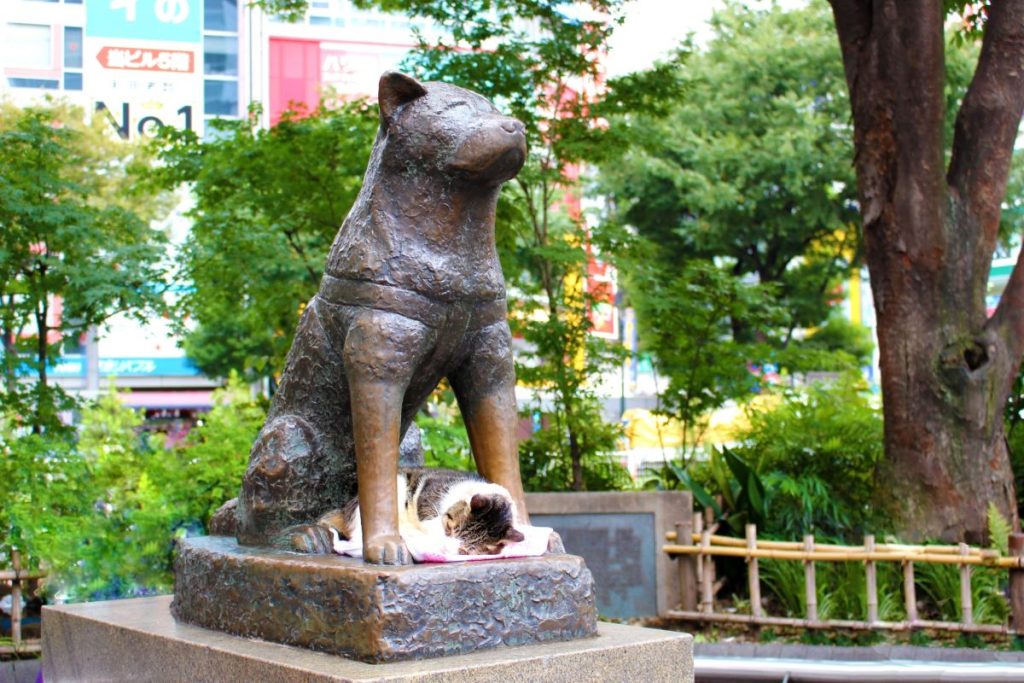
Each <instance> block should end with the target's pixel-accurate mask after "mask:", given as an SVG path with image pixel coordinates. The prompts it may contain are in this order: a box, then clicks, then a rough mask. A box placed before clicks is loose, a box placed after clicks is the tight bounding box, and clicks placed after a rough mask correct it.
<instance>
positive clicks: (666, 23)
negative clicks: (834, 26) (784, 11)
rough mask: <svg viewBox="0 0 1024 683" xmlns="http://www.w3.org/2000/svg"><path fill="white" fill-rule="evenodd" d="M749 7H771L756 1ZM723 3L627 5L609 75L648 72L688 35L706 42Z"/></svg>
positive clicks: (689, 0)
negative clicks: (712, 23) (716, 11)
mask: <svg viewBox="0 0 1024 683" xmlns="http://www.w3.org/2000/svg"><path fill="white" fill-rule="evenodd" d="M748 4H749V5H753V6H757V5H758V4H763V5H767V4H769V2H767V1H766V0H760V2H759V0H753V1H752V2H749V3H748ZM779 4H780V5H781V6H783V7H799V6H801V5H806V4H807V0H780V1H779ZM721 5H722V2H721V0H712V1H710V2H708V1H706V0H631V1H630V2H628V3H627V4H626V22H625V23H624V24H623V25H622V26H620V27H618V28H617V29H615V33H613V34H612V40H611V46H610V48H609V51H608V60H607V62H606V64H607V68H608V75H609V76H619V75H621V74H624V73H629V72H630V71H637V70H639V69H646V68H647V67H649V66H651V64H653V63H654V60H656V59H660V58H663V57H665V56H666V55H667V54H668V52H669V51H670V50H672V48H673V47H675V46H676V45H677V44H678V43H679V41H680V40H682V39H683V38H684V37H685V36H686V34H687V33H689V32H691V31H692V32H694V33H695V34H696V38H697V42H698V43H704V42H706V41H707V39H708V38H709V37H710V35H711V32H710V29H709V28H708V25H707V21H708V19H710V18H711V13H712V11H714V9H715V8H716V7H720V6H721Z"/></svg>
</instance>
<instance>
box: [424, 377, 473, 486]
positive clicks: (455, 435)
mask: <svg viewBox="0 0 1024 683" xmlns="http://www.w3.org/2000/svg"><path fill="white" fill-rule="evenodd" d="M416 424H417V425H418V426H419V428H420V439H421V440H422V442H423V460H424V464H425V465H426V466H427V467H444V468H448V469H454V470H462V471H465V472H473V471H475V470H476V466H475V465H474V463H473V451H472V449H471V448H470V445H469V435H468V434H466V425H465V423H464V422H463V421H462V414H461V413H460V412H459V408H458V405H457V404H456V403H455V395H454V393H452V391H451V389H450V388H449V387H448V385H447V383H446V382H444V383H442V385H441V386H440V387H438V388H437V389H435V390H434V393H433V395H432V396H431V397H430V399H429V400H428V401H427V404H426V406H425V407H424V410H422V411H420V412H419V414H417V415H416Z"/></svg>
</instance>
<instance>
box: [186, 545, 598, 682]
mask: <svg viewBox="0 0 1024 683" xmlns="http://www.w3.org/2000/svg"><path fill="white" fill-rule="evenodd" d="M175 575H176V577H175V593H174V602H173V604H172V605H171V612H172V614H173V615H174V616H175V617H176V618H178V619H180V620H181V621H186V622H188V623H191V624H195V625H197V626H203V627H206V628H211V629H215V630H218V631H225V632H227V633H231V634H234V635H240V636H246V637H253V638H260V639H262V640H270V641H274V642H277V643H284V644H286V645H298V646H301V647H307V648H310V649H313V650H319V651H322V652H328V653H332V654H340V655H344V656H346V657H350V658H353V659H358V660H360V661H364V662H388V661H400V660H403V659H421V658H424V657H438V656H445V655H453V654H465V653H468V652H473V651H476V650H479V649H482V648H490V647H497V646H500V645H517V646H518V645H526V644H530V643H543V642H553V641H563V640H572V639H575V638H582V637H588V636H593V635H594V634H595V632H596V625H597V610H596V607H595V599H594V586H593V579H592V578H591V575H590V571H589V570H587V568H586V565H585V564H584V562H583V559H582V558H580V557H576V556H574V555H545V556H543V557H532V558H522V559H508V560H495V561H484V562H462V563H455V564H423V565H411V566H406V567H382V566H375V565H368V564H365V563H363V562H362V560H356V559H352V558H344V557H336V556H312V555H301V554H297V553H290V552H285V551H280V550H272V549H267V548H249V547H244V546H239V545H238V544H237V543H236V542H235V540H234V539H232V538H228V537H224V536H207V537H200V538H190V539H186V540H184V541H183V542H182V543H181V544H180V546H179V552H178V559H177V562H176V566H175Z"/></svg>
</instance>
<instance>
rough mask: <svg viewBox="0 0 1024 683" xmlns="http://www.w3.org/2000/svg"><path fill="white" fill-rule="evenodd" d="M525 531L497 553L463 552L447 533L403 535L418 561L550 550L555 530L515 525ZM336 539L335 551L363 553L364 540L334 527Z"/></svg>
mask: <svg viewBox="0 0 1024 683" xmlns="http://www.w3.org/2000/svg"><path fill="white" fill-rule="evenodd" d="M516 528H517V529H518V530H519V531H520V532H522V534H523V536H524V537H525V538H523V540H521V541H519V542H518V543H510V544H508V545H506V546H505V547H504V548H502V549H501V552H500V553H499V554H497V555H460V554H459V542H458V539H455V538H451V537H448V536H445V537H443V538H439V537H437V536H436V535H428V534H404V535H403V536H402V540H404V541H405V545H406V547H408V548H409V553H410V554H411V555H412V557H413V559H414V560H415V561H416V562H475V561H479V560H499V559H505V558H509V557H538V556H540V555H543V554H544V553H545V552H546V551H547V549H548V539H549V538H550V537H551V531H552V529H551V528H550V527H545V526H522V527H516ZM331 535H332V536H333V538H334V552H336V553H337V554H339V555H348V556H349V557H362V556H363V540H362V538H356V539H353V540H351V541H346V540H342V539H341V538H340V537H339V536H338V533H337V532H336V531H334V530H333V529H332V530H331Z"/></svg>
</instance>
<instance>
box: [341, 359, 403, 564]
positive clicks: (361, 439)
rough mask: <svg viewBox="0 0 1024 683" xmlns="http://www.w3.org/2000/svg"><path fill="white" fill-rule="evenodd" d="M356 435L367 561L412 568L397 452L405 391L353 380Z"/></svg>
mask: <svg viewBox="0 0 1024 683" xmlns="http://www.w3.org/2000/svg"><path fill="white" fill-rule="evenodd" d="M349 390H350V391H351V393H352V431H353V436H354V437H355V447H356V476H357V477H358V480H359V510H360V516H361V521H362V526H363V559H364V560H365V561H366V562H369V563H371V564H410V563H411V562H412V556H411V555H410V554H409V550H408V548H406V546H405V543H404V542H403V541H402V537H401V535H400V534H399V529H398V447H399V441H400V438H399V433H400V431H401V419H402V399H403V397H404V395H405V390H404V387H399V386H395V385H393V384H391V383H388V382H386V381H382V380H376V381H374V380H358V379H356V380H350V383H349Z"/></svg>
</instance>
